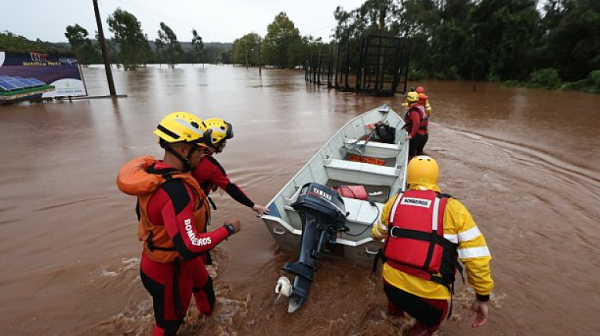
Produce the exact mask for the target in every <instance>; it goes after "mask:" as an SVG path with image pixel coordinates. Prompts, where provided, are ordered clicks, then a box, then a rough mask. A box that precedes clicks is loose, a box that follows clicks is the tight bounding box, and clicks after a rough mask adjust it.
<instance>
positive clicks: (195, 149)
mask: <svg viewBox="0 0 600 336" xmlns="http://www.w3.org/2000/svg"><path fill="white" fill-rule="evenodd" d="M201 122H202V121H201V120H200V118H198V117H196V116H194V115H192V114H190V113H186V112H174V113H171V114H169V115H167V116H166V117H165V118H164V119H163V120H162V121H161V122H160V124H159V125H158V126H157V128H156V130H155V131H154V133H155V134H156V135H157V136H158V138H159V144H160V146H161V147H162V148H164V149H165V152H164V157H163V159H162V160H156V159H154V158H153V157H151V156H145V157H141V158H138V159H135V160H133V161H131V162H129V163H127V164H125V165H124V166H123V167H122V168H121V170H120V171H119V175H118V178H117V185H118V187H119V189H120V190H121V191H123V192H124V193H126V194H129V195H135V196H137V199H138V206H137V208H136V212H137V214H138V219H139V224H138V238H139V240H140V241H143V242H144V247H143V252H142V258H141V265H140V276H141V279H142V283H143V284H144V287H145V288H146V290H147V291H148V292H149V293H150V295H152V300H153V308H154V318H155V325H154V330H153V335H175V334H176V333H177V330H178V329H179V327H180V325H181V323H182V322H183V318H184V317H185V314H186V312H187V309H188V306H189V304H190V301H191V296H192V293H193V295H194V298H195V301H196V306H197V307H198V310H199V311H200V312H201V313H202V314H205V315H210V314H211V313H212V309H213V307H214V303H215V293H214V290H213V283H212V279H211V277H210V276H209V275H208V273H207V271H206V267H205V265H204V258H203V257H204V255H205V253H207V252H208V251H209V250H210V249H212V248H214V247H215V246H217V244H219V243H220V242H221V241H223V240H224V239H226V238H227V237H229V236H231V235H232V234H235V233H237V232H239V231H240V229H241V224H240V221H239V219H236V218H232V219H229V220H227V221H225V224H224V225H223V226H222V227H220V228H218V229H216V230H213V231H211V232H206V226H207V225H208V224H209V222H210V208H209V205H208V202H207V199H206V196H205V195H204V192H203V191H202V189H201V188H200V186H199V185H198V183H197V182H196V180H195V179H194V178H193V177H192V176H191V174H190V173H189V171H190V170H191V169H193V168H195V167H196V166H197V165H198V164H199V163H200V160H202V158H203V157H204V156H205V155H206V153H205V150H206V147H204V146H200V145H201V144H202V143H203V142H204V141H206V136H205V133H204V132H203V131H202V130H201V129H200V123H201Z"/></svg>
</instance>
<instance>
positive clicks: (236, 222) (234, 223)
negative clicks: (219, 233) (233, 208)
mask: <svg viewBox="0 0 600 336" xmlns="http://www.w3.org/2000/svg"><path fill="white" fill-rule="evenodd" d="M223 226H226V227H227V231H229V234H230V235H233V234H236V233H238V232H240V230H241V229H242V223H241V222H240V219H239V218H236V217H233V218H230V219H228V220H226V221H225V223H223ZM230 228H233V231H232V230H231V229H230Z"/></svg>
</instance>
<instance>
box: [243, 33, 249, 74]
mask: <svg viewBox="0 0 600 336" xmlns="http://www.w3.org/2000/svg"><path fill="white" fill-rule="evenodd" d="M244 48H245V49H246V69H248V38H244Z"/></svg>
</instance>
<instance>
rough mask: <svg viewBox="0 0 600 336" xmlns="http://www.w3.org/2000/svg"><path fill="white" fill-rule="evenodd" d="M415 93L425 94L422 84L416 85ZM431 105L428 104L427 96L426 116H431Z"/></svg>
mask: <svg viewBox="0 0 600 336" xmlns="http://www.w3.org/2000/svg"><path fill="white" fill-rule="evenodd" d="M415 91H416V92H417V93H422V94H425V89H424V88H423V87H422V86H419V87H417V89H416V90H415ZM431 111H432V110H431V105H430V104H429V98H427V99H426V100H425V112H426V113H427V116H431Z"/></svg>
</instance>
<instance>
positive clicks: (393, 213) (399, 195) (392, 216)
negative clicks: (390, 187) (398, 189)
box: [388, 194, 404, 225]
mask: <svg viewBox="0 0 600 336" xmlns="http://www.w3.org/2000/svg"><path fill="white" fill-rule="evenodd" d="M403 196H404V194H402V195H401V194H398V196H396V200H395V201H394V206H392V211H390V214H389V216H388V217H389V218H388V222H389V223H390V225H391V224H393V223H394V216H396V208H397V207H398V204H399V203H400V201H401V199H402V197H403Z"/></svg>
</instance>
